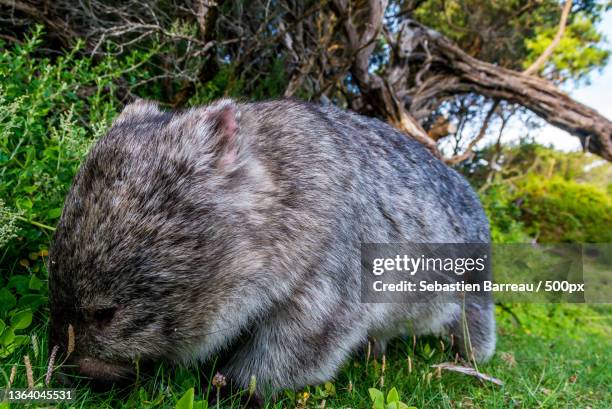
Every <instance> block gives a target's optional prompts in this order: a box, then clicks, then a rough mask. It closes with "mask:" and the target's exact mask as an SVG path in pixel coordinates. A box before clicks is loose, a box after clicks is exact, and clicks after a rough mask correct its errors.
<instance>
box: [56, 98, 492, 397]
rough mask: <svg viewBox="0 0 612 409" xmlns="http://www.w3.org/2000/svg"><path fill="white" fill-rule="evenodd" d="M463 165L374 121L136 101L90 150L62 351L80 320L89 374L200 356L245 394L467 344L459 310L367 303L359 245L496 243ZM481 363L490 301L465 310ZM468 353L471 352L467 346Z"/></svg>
mask: <svg viewBox="0 0 612 409" xmlns="http://www.w3.org/2000/svg"><path fill="white" fill-rule="evenodd" d="M488 241H489V233H488V224H487V219H486V217H485V214H484V212H483V210H482V207H481V205H480V203H479V201H478V199H477V197H476V195H475V194H474V192H473V191H472V189H471V188H470V186H469V185H468V183H467V182H466V181H465V180H464V179H463V178H461V177H460V176H459V175H458V174H457V173H456V172H454V171H453V170H451V169H450V168H448V167H447V166H445V165H444V164H443V163H441V162H440V161H439V160H438V159H436V158H434V157H433V156H432V155H431V154H430V153H429V152H428V151H426V150H425V149H424V148H423V147H422V146H421V145H420V144H419V143H417V142H415V141H413V140H411V139H410V138H407V137H406V136H405V135H403V134H401V133H399V132H397V131H396V130H394V129H393V128H392V127H390V126H388V125H386V124H384V123H383V122H380V121H378V120H375V119H370V118H365V117H362V116H359V115H356V114H353V113H349V112H344V111H341V110H339V109H337V108H334V107H332V106H319V105H313V104H307V103H301V102H295V101H285V100H283V101H276V102H263V103H253V104H240V103H235V102H233V101H230V100H222V101H219V102H217V103H215V104H213V105H210V106H205V107H200V108H194V109H190V110H188V111H186V112H183V113H167V112H162V111H160V110H159V109H158V108H157V106H156V105H155V104H153V103H150V102H144V101H139V102H136V103H134V104H131V105H129V106H127V107H126V108H125V110H124V111H123V113H122V114H121V115H120V116H119V117H118V119H117V120H116V121H115V123H114V124H113V126H112V129H111V130H110V131H109V133H108V135H107V136H106V137H104V138H103V139H102V140H100V141H99V142H98V143H97V144H96V145H95V147H94V148H93V149H92V151H91V152H90V153H89V155H88V156H87V159H86V160H85V161H84V163H83V165H82V166H81V169H80V171H79V172H78V174H77V176H76V178H75V180H74V185H73V186H72V189H71V191H70V194H69V195H68V197H67V199H66V203H65V206H64V211H63V214H62V217H61V221H60V223H59V225H58V227H57V231H56V233H55V237H54V241H53V244H52V248H51V254H50V260H51V262H50V271H49V286H50V306H51V315H52V336H51V344H52V345H54V344H59V345H63V346H64V347H65V345H66V333H67V327H68V325H69V324H72V326H73V328H74V331H75V334H76V350H75V352H74V353H73V354H72V356H73V358H74V362H75V363H76V364H77V365H79V368H80V370H81V371H82V372H83V373H84V374H86V375H89V376H92V377H94V378H100V379H107V380H111V381H114V380H117V379H120V378H121V377H123V376H124V375H125V374H127V373H128V372H129V370H128V367H129V366H130V362H131V361H132V360H133V359H134V358H136V357H139V359H140V360H141V361H158V360H171V361H175V362H183V361H196V360H201V361H204V360H206V359H207V358H209V357H211V356H212V355H213V354H215V353H217V352H223V351H224V352H225V353H224V355H226V356H228V357H229V359H228V361H227V362H225V363H224V366H223V367H222V368H221V369H220V370H221V372H222V373H224V374H226V375H228V376H229V377H231V379H233V381H234V382H237V384H238V385H240V386H242V387H245V386H247V385H248V383H249V379H250V377H251V376H252V375H255V376H256V378H257V385H258V387H259V388H261V389H264V388H271V389H273V390H278V389H280V388H300V387H303V386H305V385H309V384H316V383H320V382H323V381H326V380H329V379H330V378H332V377H333V376H334V374H335V373H336V372H337V370H338V369H339V367H340V366H341V365H342V364H343V363H344V362H345V361H346V360H347V358H348V357H349V356H350V355H351V354H352V353H353V352H354V351H356V350H357V349H359V348H360V347H363V345H364V344H366V343H367V339H368V337H372V336H375V337H377V338H378V339H381V338H382V339H383V340H384V339H386V338H389V337H392V336H395V335H397V334H398V333H399V331H400V330H401V329H404V328H406V322H408V323H410V324H411V327H412V328H413V329H414V330H415V331H416V332H417V333H430V332H445V333H447V334H448V333H453V334H454V336H455V344H456V345H459V346H460V347H462V346H463V345H465V343H464V342H462V340H461V339H462V336H463V335H464V332H463V329H462V326H461V321H462V308H461V306H460V305H461V302H459V301H458V302H457V303H452V304H442V303H436V302H424V303H419V304H415V303H409V304H399V303H398V304H367V303H362V302H360V243H362V242H372V243H384V242H429V243H446V242H480V243H483V242H488ZM465 313H466V314H467V321H468V323H469V330H470V338H471V343H472V346H473V353H474V355H475V357H476V358H477V359H480V360H483V359H487V358H489V357H490V356H491V355H492V353H493V351H494V346H495V324H494V317H493V307H492V304H491V303H490V301H487V302H481V303H476V304H474V303H472V304H468V305H467V306H466V307H465ZM463 352H464V353H465V352H466V351H465V350H463Z"/></svg>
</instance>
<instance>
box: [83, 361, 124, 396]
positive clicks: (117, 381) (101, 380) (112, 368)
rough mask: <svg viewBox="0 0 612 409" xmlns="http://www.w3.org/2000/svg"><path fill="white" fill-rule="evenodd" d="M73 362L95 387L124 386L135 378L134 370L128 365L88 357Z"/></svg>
mask: <svg viewBox="0 0 612 409" xmlns="http://www.w3.org/2000/svg"><path fill="white" fill-rule="evenodd" d="M74 364H75V369H76V370H77V371H78V372H79V374H80V375H82V376H84V377H86V378H89V380H90V381H91V383H92V386H94V388H95V389H110V388H111V387H113V386H119V387H120V386H125V385H126V384H129V383H131V382H132V381H134V379H135V378H136V371H135V370H134V368H132V367H131V366H129V365H124V364H117V363H111V362H105V361H102V360H100V359H97V358H89V357H84V358H78V359H76V360H75V363H74Z"/></svg>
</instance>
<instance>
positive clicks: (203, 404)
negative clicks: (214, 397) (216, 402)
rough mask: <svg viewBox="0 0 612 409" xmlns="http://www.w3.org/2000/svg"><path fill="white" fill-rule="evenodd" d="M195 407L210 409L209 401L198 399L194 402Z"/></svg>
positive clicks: (194, 408)
mask: <svg viewBox="0 0 612 409" xmlns="http://www.w3.org/2000/svg"><path fill="white" fill-rule="evenodd" d="M193 409H208V401H207V400H198V401H195V402H193Z"/></svg>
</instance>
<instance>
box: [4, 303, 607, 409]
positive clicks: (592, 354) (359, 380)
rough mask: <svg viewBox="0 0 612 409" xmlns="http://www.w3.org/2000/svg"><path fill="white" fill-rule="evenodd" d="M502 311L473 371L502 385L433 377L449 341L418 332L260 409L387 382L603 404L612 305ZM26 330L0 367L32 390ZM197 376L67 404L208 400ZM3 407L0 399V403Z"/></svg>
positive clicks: (170, 404) (351, 395)
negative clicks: (492, 346) (491, 345)
mask: <svg viewBox="0 0 612 409" xmlns="http://www.w3.org/2000/svg"><path fill="white" fill-rule="evenodd" d="M509 309H510V310H511V311H512V314H511V313H510V312H508V311H507V310H505V309H504V310H502V309H501V308H498V311H497V318H498V336H499V340H498V347H497V353H496V355H495V357H494V358H493V359H492V360H491V361H490V362H489V363H487V364H482V365H479V366H478V368H479V370H480V371H481V372H483V373H486V374H488V375H491V376H494V377H496V378H498V379H500V380H502V381H504V382H505V385H504V386H501V387H500V386H496V385H494V384H492V383H486V382H485V383H482V382H481V381H479V380H477V379H475V378H473V377H470V376H467V375H463V374H456V373H450V372H442V373H437V371H436V370H435V369H434V368H432V367H431V365H434V364H436V363H440V362H444V361H452V360H453V353H452V352H451V351H450V348H449V344H448V342H441V340H440V339H437V338H424V339H419V340H418V341H417V342H416V345H413V341H412V339H403V340H401V339H400V340H396V341H395V342H393V343H392V344H391V345H390V348H389V350H388V351H387V355H386V359H385V370H384V373H383V372H382V362H381V361H382V359H374V358H372V357H371V358H370V359H369V360H368V361H366V356H357V357H355V358H354V359H353V360H351V361H350V362H348V363H347V364H346V365H345V367H344V368H343V370H342V371H341V372H340V374H339V375H338V377H337V379H336V380H335V381H334V382H333V385H330V384H328V385H326V386H325V385H321V386H318V387H310V388H307V389H306V390H304V391H299V392H297V393H290V392H287V393H285V394H281V396H280V397H279V398H278V399H277V401H276V402H271V401H270V402H268V403H267V407H274V408H285V407H289V408H293V407H313V408H314V407H321V405H323V400H325V406H324V407H327V408H345V407H352V408H368V407H371V406H372V403H371V400H370V397H369V394H368V389H369V388H378V389H380V390H382V391H383V392H385V395H386V394H387V393H388V391H389V390H391V388H393V387H395V388H396V389H397V391H399V394H400V398H401V400H402V401H403V402H404V403H406V404H408V405H409V406H415V407H418V408H430V407H440V408H471V407H474V408H479V407H487V408H508V407H517V408H531V407H545V408H559V407H571V408H587V407H591V408H603V407H612V398H611V396H612V394H611V393H610V392H611V390H610V389H611V385H612V383H611V380H612V379H611V378H612V374H611V369H610V363H611V358H612V348H611V347H612V345H611V342H610V340H611V339H612V330H611V328H612V327H611V325H610V320H611V319H612V315H611V314H610V313H611V312H612V307H611V306H605V305H569V304H566V305H527V304H523V305H512V306H510V307H509ZM517 319H518V321H517ZM31 335H36V338H37V343H38V348H37V349H38V350H39V351H38V353H37V354H36V353H35V351H34V349H35V348H34V347H33V346H32V345H24V346H23V347H21V348H20V349H19V350H18V351H15V352H14V353H13V354H12V355H11V356H9V357H8V358H7V359H5V360H4V361H3V362H2V363H1V366H0V369H1V370H2V374H3V376H4V382H5V383H6V382H7V381H8V377H9V374H10V371H11V368H12V367H13V365H16V366H17V377H16V379H15V382H14V384H13V386H14V387H25V385H26V376H25V369H24V365H23V357H24V355H26V354H28V356H29V357H30V359H31V360H32V365H33V369H34V378H35V379H37V380H38V386H42V383H43V379H44V375H45V372H46V368H47V359H48V358H47V350H46V347H45V345H46V335H45V328H44V327H38V328H37V329H35V330H33V331H32V333H31ZM442 348H444V351H442ZM409 359H410V360H411V361H412V371H410V370H409V364H408V360H409ZM199 372H200V371H199V370H198V368H183V367H177V368H170V367H168V366H160V367H159V368H158V369H157V373H156V375H155V376H151V377H148V378H142V379H140V380H139V381H138V382H137V383H136V384H134V385H132V386H131V387H128V388H127V389H124V390H121V391H117V390H114V391H111V392H108V393H96V392H94V391H92V390H90V389H88V388H87V387H86V386H81V387H78V388H77V401H76V402H73V403H72V404H71V406H72V407H76V408H94V407H95V408H99V407H112V408H116V407H126V408H128V407H129V408H132V407H138V408H141V407H142V408H147V407H165V408H174V407H176V405H177V401H178V400H179V399H180V398H181V397H182V396H184V394H185V393H186V392H188V391H189V390H190V388H195V401H196V406H197V402H198V401H202V400H206V399H207V398H208V399H209V400H210V398H212V397H213V396H214V395H215V394H216V390H215V388H214V387H211V386H210V385H209V384H208V383H207V382H205V381H204V380H203V377H202V376H200V374H199ZM381 379H383V381H382V384H381ZM55 386H59V385H55ZM242 393H248V392H246V391H245V392H242ZM304 398H306V399H304ZM304 401H305V402H304ZM304 403H305V404H304ZM6 405H7V404H6V403H5V404H4V406H2V404H0V408H3V409H4V408H6V407H7V406H6ZM219 406H220V407H222V408H230V407H234V408H238V407H240V400H239V396H238V394H235V395H233V396H230V397H229V398H226V399H225V400H222V402H221V403H220V405H219ZM10 407H17V406H16V405H15V404H13V405H11V406H10ZM60 407H67V406H66V405H60ZM186 407H190V406H186ZM212 407H216V404H214V405H212Z"/></svg>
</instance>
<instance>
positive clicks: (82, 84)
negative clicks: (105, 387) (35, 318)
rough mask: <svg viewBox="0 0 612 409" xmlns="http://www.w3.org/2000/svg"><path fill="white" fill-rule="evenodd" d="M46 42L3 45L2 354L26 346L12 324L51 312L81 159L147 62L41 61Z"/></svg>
mask: <svg viewBox="0 0 612 409" xmlns="http://www.w3.org/2000/svg"><path fill="white" fill-rule="evenodd" d="M41 35H42V33H41V29H40V28H37V29H36V30H34V32H33V33H32V34H31V35H30V37H29V38H28V39H27V40H26V41H24V43H22V44H18V43H15V44H14V45H11V46H10V48H9V47H7V46H6V44H5V43H3V42H0V225H1V226H2V227H0V305H1V306H0V328H2V330H0V348H2V349H0V354H2V353H3V352H2V351H4V353H6V352H7V351H9V350H10V348H14V347H15V346H16V345H17V344H18V342H25V341H24V338H23V337H21V336H20V335H19V334H20V332H21V331H24V330H26V329H27V327H28V326H29V325H30V322H26V321H24V320H20V321H19V322H17V321H15V320H16V318H15V317H17V318H19V317H23V316H25V315H27V314H32V313H35V312H36V310H37V309H38V308H39V307H40V306H42V305H45V304H46V291H47V290H46V283H45V280H46V272H45V268H44V257H45V256H46V255H47V247H48V243H49V239H50V237H51V234H52V232H53V226H55V224H56V223H57V221H58V219H59V216H60V214H61V209H62V205H63V202H64V196H65V195H66V193H67V191H68V188H69V186H70V183H71V181H72V178H73V176H74V174H75V172H76V170H77V168H78V166H79V163H80V161H81V159H82V158H83V156H84V155H85V154H86V153H87V151H88V149H89V147H90V146H91V144H92V142H93V141H94V140H95V139H96V138H98V137H100V136H101V135H102V134H103V133H104V132H105V131H106V129H107V127H108V126H109V124H110V123H111V121H112V119H113V117H114V116H115V115H116V113H117V110H118V108H119V107H120V105H121V101H119V99H118V98H117V85H116V84H118V83H119V82H120V81H119V79H121V82H123V84H127V86H128V87H129V84H130V83H134V82H135V81H139V80H141V78H142V77H143V76H146V75H147V73H146V71H144V72H139V73H138V74H136V73H135V72H134V71H133V68H134V67H138V64H139V62H141V61H143V60H146V58H148V55H137V54H133V55H131V56H128V57H125V58H124V59H123V60H121V61H117V60H113V59H111V58H106V59H103V60H101V61H97V62H94V61H93V60H92V59H91V58H88V57H79V56H78V55H77V53H78V48H77V49H74V50H72V51H71V52H69V53H65V54H63V55H62V56H59V57H57V58H55V59H54V60H51V59H49V58H43V57H40V56H38V54H37V52H38V50H37V47H39V45H40V38H41ZM15 322H17V323H16V324H14V323H15ZM25 324H27V325H25ZM15 331H17V332H15Z"/></svg>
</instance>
